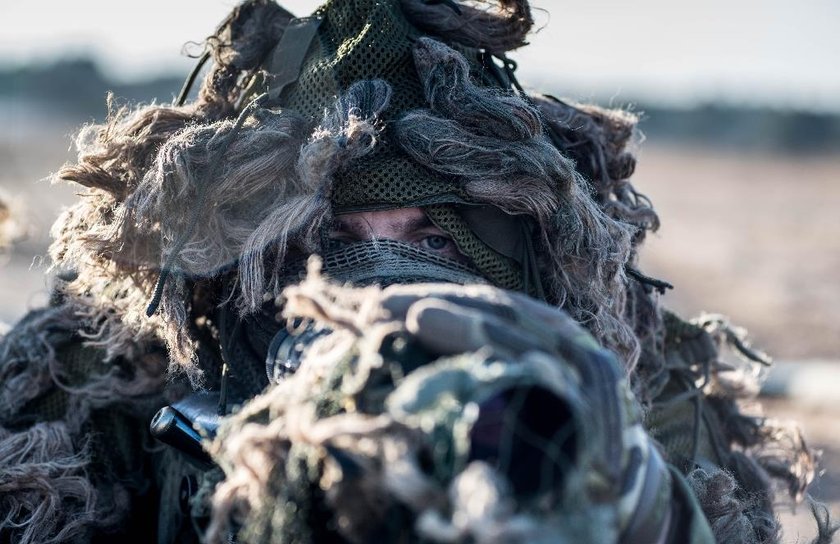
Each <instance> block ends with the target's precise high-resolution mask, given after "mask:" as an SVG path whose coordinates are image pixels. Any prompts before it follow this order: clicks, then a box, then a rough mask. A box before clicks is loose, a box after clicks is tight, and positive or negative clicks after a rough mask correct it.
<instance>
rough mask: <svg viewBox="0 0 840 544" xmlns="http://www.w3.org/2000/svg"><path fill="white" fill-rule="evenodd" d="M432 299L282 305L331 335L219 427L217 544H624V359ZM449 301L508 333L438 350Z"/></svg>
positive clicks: (544, 319) (361, 298)
mask: <svg viewBox="0 0 840 544" xmlns="http://www.w3.org/2000/svg"><path fill="white" fill-rule="evenodd" d="M427 288H428V290H426V291H424V290H423V286H419V287H414V286H393V287H390V288H387V289H385V290H384V291H383V290H380V289H379V288H376V287H371V288H365V289H355V290H354V289H350V288H343V287H339V286H335V285H330V284H327V283H325V282H323V281H322V280H321V279H320V278H319V277H318V276H317V275H312V274H310V276H309V277H308V278H307V279H306V280H305V281H304V282H303V283H301V284H300V286H295V287H290V288H288V289H287V290H286V291H285V292H284V297H283V313H284V315H285V316H286V317H288V318H290V319H291V318H300V319H304V320H306V322H307V323H308V326H309V327H316V328H317V327H327V328H329V329H330V330H331V331H332V332H330V333H329V334H327V335H325V336H322V337H321V338H320V339H319V340H318V341H317V342H316V343H314V344H312V345H311V346H310V347H309V348H307V350H306V352H305V353H304V355H303V362H302V364H301V366H300V368H299V370H298V372H297V373H296V374H295V375H294V376H292V377H290V378H288V379H287V380H286V381H283V382H281V383H280V384H279V385H277V386H275V387H274V388H272V389H270V390H269V391H268V392H266V393H265V394H263V395H261V396H259V397H257V398H256V399H254V400H253V401H251V402H250V403H248V404H247V405H246V406H244V407H243V408H242V410H241V411H240V412H239V413H238V414H237V415H235V416H232V417H231V418H229V419H228V421H227V422H226V423H225V424H224V425H223V428H222V430H221V432H220V434H219V436H218V437H217V439H216V440H215V442H214V443H213V445H212V447H211V451H212V452H213V455H214V458H215V459H216V460H217V461H218V462H219V464H220V466H221V467H222V468H223V469H224V470H225V473H226V479H225V480H224V481H223V482H222V483H221V485H220V486H219V487H218V488H217V490H216V493H215V495H214V498H213V504H214V518H213V524H212V526H211V530H210V541H211V542H223V541H225V539H226V534H227V532H228V531H229V530H233V531H234V532H236V529H235V528H239V527H241V530H240V531H239V532H238V540H237V541H238V542H243V543H249V544H255V543H269V542H291V541H293V542H325V541H337V542H373V541H377V542H396V541H400V542H480V543H489V542H570V543H571V542H614V541H616V540H617V538H618V536H619V534H620V533H621V531H622V528H623V527H625V526H626V523H627V520H626V519H623V518H622V514H624V515H625V516H626V515H627V513H626V512H623V511H622V509H621V507H620V506H619V500H618V499H619V498H620V497H624V496H625V495H622V494H627V495H632V493H631V492H630V490H628V489H622V486H621V485H619V482H620V481H628V480H625V478H628V477H627V475H626V472H625V471H626V470H628V468H627V467H628V466H630V467H632V466H633V464H634V461H632V460H631V459H630V457H628V456H630V455H631V453H630V452H631V448H630V446H631V445H634V447H638V448H641V449H640V450H639V451H637V452H636V453H635V454H633V455H646V454H644V453H643V451H644V449H643V446H644V443H638V444H637V443H636V442H634V440H636V438H634V437H643V436H644V435H643V434H635V433H640V432H641V431H640V427H639V426H638V424H639V422H640V419H639V412H638V411H637V409H636V408H635V406H634V402H633V401H632V399H631V395H630V392H629V389H628V388H627V384H626V381H625V380H624V378H623V377H622V373H621V372H620V368H619V366H618V364H617V362H616V361H615V360H614V358H613V357H612V356H611V355H609V354H608V352H605V351H603V350H602V349H601V348H599V347H598V345H597V343H596V342H595V341H594V340H593V339H592V337H591V336H589V335H588V334H587V333H586V332H585V331H584V330H583V329H581V328H580V327H579V326H577V325H576V324H575V323H574V322H573V321H572V320H571V319H569V318H568V317H566V316H564V315H563V314H562V313H560V312H556V313H554V311H553V310H551V309H550V308H548V307H546V308H545V310H540V311H539V313H541V314H543V315H535V314H534V312H528V311H527V310H529V309H530V310H534V309H535V308H536V307H537V306H536V305H534V306H531V307H527V308H521V307H518V306H517V305H516V299H509V298H508V296H507V295H506V294H504V293H502V292H501V291H497V290H493V289H490V288H486V287H478V286H476V287H467V288H460V289H456V288H433V287H429V286H427ZM447 297H449V300H450V302H447ZM455 301H460V302H459V303H463V304H469V306H471V307H473V308H479V307H485V308H487V309H490V308H492V309H493V311H494V312H495V313H496V314H497V318H502V317H503V316H507V317H506V319H511V321H510V322H509V323H506V324H505V325H504V328H503V329H494V330H493V334H492V336H493V337H494V338H496V339H497V340H496V341H495V343H493V344H489V343H487V342H488V340H487V338H485V337H482V338H481V339H480V340H478V337H474V338H470V336H471V334H470V333H467V332H464V334H463V335H462V336H461V339H459V340H457V341H448V342H447V341H443V342H441V339H440V331H439V330H436V327H435V326H434V325H433V324H432V322H433V321H434V320H435V316H434V315H432V314H434V312H436V311H447V310H446V308H447V306H446V305H447V304H450V305H451V304H453V303H455ZM468 309H469V308H468ZM522 310H524V312H523V313H522V315H519V316H518V317H516V318H515V319H514V316H515V315H517V311H522ZM546 312H549V313H546ZM450 317H451V316H450ZM523 319H524V321H521V320H523ZM516 321H519V324H518V325H516V324H515V322H516ZM529 321H530V322H531V324H530V326H528V328H525V326H526V323H528V322H529ZM499 323H502V321H499ZM464 324H465V322H461V323H460V326H464ZM485 325H486V326H490V325H491V324H490V323H489V322H488V323H485ZM302 326H304V325H302ZM446 326H447V327H450V328H455V329H458V328H459V323H458V322H457V320H455V319H448V320H447V321H446ZM507 327H509V329H508V330H509V332H508V335H507V336H508V338H504V337H505V334H504V330H505V328H507ZM546 331H550V334H548V333H547V332H546ZM473 332H474V333H475V334H479V336H481V335H482V334H483V333H478V332H477V330H476V331H473ZM488 332H489V329H488ZM462 342H466V343H462ZM470 342H474V343H473V345H472V347H470ZM480 345H484V347H482V348H481V349H478V350H477V351H475V348H476V347H478V346H480ZM548 415H550V417H546V416H548ZM636 463H637V464H638V459H637V460H636ZM639 479H640V478H636V480H635V481H636V485H639V483H638V482H639ZM641 479H642V480H643V479H644V478H641ZM629 481H630V482H633V481H634V479H633V478H630V479H629ZM666 490H667V488H666ZM666 500H670V499H669V498H668V499H666ZM666 504H669V503H666Z"/></svg>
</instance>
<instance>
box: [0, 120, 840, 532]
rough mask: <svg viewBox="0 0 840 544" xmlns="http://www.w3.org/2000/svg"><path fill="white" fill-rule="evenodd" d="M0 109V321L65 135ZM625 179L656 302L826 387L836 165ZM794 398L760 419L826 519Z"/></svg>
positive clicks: (838, 247) (11, 309)
mask: <svg viewBox="0 0 840 544" xmlns="http://www.w3.org/2000/svg"><path fill="white" fill-rule="evenodd" d="M2 113H3V112H2V111H0V164H2V168H0V191H3V192H4V193H5V194H6V195H11V196H12V197H13V199H14V200H16V202H17V204H18V206H19V209H21V210H23V215H22V217H24V218H25V219H24V221H23V223H24V226H25V227H26V229H27V231H28V234H27V236H26V238H25V239H24V240H23V241H22V242H21V243H20V244H19V245H18V246H17V247H16V249H15V251H14V252H13V253H11V254H6V255H5V256H0V321H6V322H11V321H14V320H15V319H17V317H19V316H20V315H21V314H22V313H23V312H24V311H25V309H26V308H27V307H35V306H39V305H41V304H43V303H44V301H45V300H46V283H45V280H44V277H43V271H44V269H45V267H46V261H45V259H44V255H45V253H46V250H45V247H46V244H47V240H48V226H49V224H50V222H51V221H52V220H53V218H54V217H55V216H56V215H57V213H58V212H59V210H60V208H61V207H62V206H63V205H65V204H66V203H67V202H69V201H70V200H71V199H72V198H73V189H72V188H68V187H51V186H50V185H49V183H48V182H44V181H41V182H36V181H35V180H38V179H41V178H43V177H45V176H47V175H48V174H49V173H50V172H51V171H55V170H56V169H57V168H58V167H59V166H60V165H61V164H62V163H63V162H64V161H65V160H68V159H69V158H70V154H69V152H68V142H69V140H68V138H67V137H66V135H67V134H69V133H70V130H71V129H70V127H69V125H66V124H65V125H54V124H50V123H46V122H45V123H41V124H37V123H36V124H35V126H34V127H33V126H31V125H30V126H28V127H27V129H26V130H18V128H16V125H15V123H14V119H5V118H3V117H4V116H3V114H2ZM635 180H636V185H637V188H638V189H639V190H641V191H642V192H644V193H646V194H647V195H648V196H649V197H650V198H651V199H652V200H653V202H654V204H655V205H656V206H657V209H658V210H659V213H660V216H661V218H662V224H663V226H662V228H661V230H660V232H659V233H658V234H656V235H654V236H652V237H651V238H649V240H648V243H647V247H646V248H645V250H644V251H643V254H642V255H643V260H642V269H643V270H644V271H645V272H646V273H648V274H652V275H655V276H657V277H661V278H663V279H667V280H668V281H670V282H671V283H673V284H674V285H675V286H676V288H675V289H674V291H673V292H670V293H669V294H668V295H667V296H666V298H665V299H664V302H665V303H666V304H667V305H669V306H671V307H673V308H675V309H676V310H678V311H679V312H681V313H683V314H686V315H695V314H697V313H699V312H701V311H714V312H716V313H723V314H726V315H729V316H730V317H731V318H732V320H733V321H734V322H735V323H737V324H740V325H743V326H745V327H747V328H749V329H750V331H751V333H752V337H753V338H754V340H755V344H756V345H758V346H761V347H762V348H764V349H766V350H767V351H768V352H770V353H772V354H773V355H774V356H775V357H777V358H778V359H780V360H783V361H794V362H795V363H794V364H801V365H807V364H808V362H809V361H813V360H822V361H828V362H829V364H828V365H823V367H824V368H825V370H824V371H822V373H821V374H819V376H821V378H815V379H819V380H820V381H823V382H825V383H836V384H840V364H834V362H840V285H838V270H840V214H838V211H837V210H840V156H837V157H825V156H823V157H788V156H770V155H742V154H738V153H736V152H725V151H715V152H711V151H709V150H700V149H681V148H672V147H665V146H657V145H656V142H650V143H649V145H647V146H646V147H645V148H644V150H643V152H642V154H641V160H640V164H639V168H638V170H637V173H636V176H635ZM838 388H840V386H838ZM805 389H806V391H805V392H804V393H800V394H799V396H797V397H796V398H793V399H782V400H776V401H772V402H768V403H767V408H768V415H771V416H774V417H783V418H786V419H787V418H793V419H796V420H799V421H800V422H801V424H802V426H803V428H804V430H805V433H806V436H807V437H808V438H809V440H810V442H811V443H812V444H813V445H814V446H815V447H817V448H820V449H822V450H823V451H824V455H823V463H822V468H823V470H824V472H825V474H824V475H823V476H821V477H820V478H819V479H818V480H817V482H816V483H815V484H814V485H813V486H812V488H811V492H812V493H813V494H814V495H815V496H816V497H817V498H820V499H821V500H825V501H828V502H829V503H830V504H831V507H832V510H833V511H834V513H835V515H840V418H837V408H836V406H837V405H836V404H835V403H833V402H831V399H829V398H827V397H825V395H824V394H822V393H819V392H815V393H814V394H809V393H808V388H807V387H806V388H805ZM823 390H825V387H824V388H823ZM809 515H810V514H808V512H807V508H806V507H800V508H799V510H798V515H796V516H793V515H789V514H783V520H784V523H785V539H784V541H785V542H791V543H792V542H808V540H809V539H810V537H811V536H813V533H814V531H813V525H812V524H811V523H810V522H809V520H808V518H809Z"/></svg>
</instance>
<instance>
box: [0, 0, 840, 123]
mask: <svg viewBox="0 0 840 544" xmlns="http://www.w3.org/2000/svg"><path fill="white" fill-rule="evenodd" d="M235 3H236V2H235V1H234V0H143V1H139V2H124V1H116V0H109V1H104V0H101V1H100V0H73V1H71V0H61V1H58V0H54V1H50V0H47V1H43V0H42V1H41V2H24V1H23V0H0V20H2V21H3V23H4V24H3V30H2V31H0V63H11V64H20V63H25V62H27V61H29V60H32V59H44V58H50V57H55V56H56V55H73V54H78V53H83V52H89V53H93V54H94V55H95V56H96V57H97V58H99V59H100V60H101V61H102V63H103V65H104V66H105V67H106V68H107V69H109V70H111V71H112V72H113V73H115V74H117V75H118V76H119V77H121V78H127V79H131V78H136V77H142V76H145V75H148V74H154V73H161V72H172V71H176V72H180V73H186V72H187V71H188V70H189V67H190V66H191V64H192V62H193V61H191V60H189V59H185V58H183V57H182V56H181V55H180V53H181V49H182V46H183V44H184V43H185V42H187V41H190V40H192V41H201V40H202V39H203V38H204V37H205V36H207V35H208V34H209V33H210V32H211V31H212V30H213V28H215V26H216V24H217V23H218V21H220V20H221V19H222V18H223V17H224V16H225V15H226V14H227V12H228V11H229V9H230V8H231V7H232V6H233V5H235ZM281 3H282V4H283V5H284V6H285V7H287V9H289V10H290V11H292V12H293V13H295V14H297V15H304V14H307V13H309V12H310V11H311V10H312V9H313V8H314V7H315V6H316V5H317V4H319V3H320V2H317V1H313V0H291V1H287V2H281ZM532 4H534V5H535V6H537V7H539V8H543V9H544V10H545V12H537V13H536V16H537V19H538V21H539V23H540V25H541V26H542V27H543V28H542V29H541V30H540V31H539V32H537V33H536V34H534V35H533V36H532V39H531V45H530V46H528V47H526V48H525V49H523V50H522V52H521V53H520V54H518V55H517V58H518V60H519V61H520V66H521V68H520V72H519V75H520V80H522V81H523V82H524V83H525V84H526V86H534V87H538V88H542V89H546V90H549V91H551V92H553V93H555V94H560V95H564V94H565V95H571V96H573V97H579V98H586V97H597V98H601V99H604V98H613V99H615V100H616V101H617V102H626V101H627V100H630V99H634V98H636V99H638V98H641V99H653V100H661V101H668V102H676V103H681V102H690V101H693V100H710V99H715V98H718V97H722V98H724V99H726V100H728V101H731V102H738V103H743V102H758V103H762V104H771V105H777V106H780V107H785V106H794V107H798V108H804V109H817V110H834V111H840V0H701V1H692V2H688V1H682V0H632V1H628V0H620V1H619V0H614V1H605V0H534V1H533V2H532ZM546 12H547V13H546Z"/></svg>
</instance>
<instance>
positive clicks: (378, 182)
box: [266, 0, 523, 290]
mask: <svg viewBox="0 0 840 544" xmlns="http://www.w3.org/2000/svg"><path fill="white" fill-rule="evenodd" d="M313 16H315V17H317V18H319V19H320V21H321V22H320V25H319V27H318V32H317V35H316V37H315V39H314V40H313V43H312V44H311V45H310V47H309V50H308V52H307V53H306V56H305V57H304V60H303V64H302V67H301V71H300V74H299V76H298V78H297V81H296V82H295V83H293V84H291V85H290V86H289V87H287V88H285V90H284V91H283V92H282V93H281V94H280V96H279V100H278V104H279V105H281V106H282V107H284V108H290V109H293V110H295V111H297V112H299V113H301V114H303V115H305V116H307V117H308V118H309V119H311V120H312V122H313V123H316V122H318V121H319V120H320V119H321V117H322V116H323V113H324V110H325V109H326V108H330V107H332V105H333V104H334V103H335V100H336V97H337V96H338V95H340V94H341V93H342V92H343V91H345V90H346V89H347V88H348V87H349V86H350V85H352V84H353V83H355V82H357V81H360V80H371V79H382V80H385V81H387V82H388V84H389V85H390V86H391V88H392V91H393V92H392V95H391V100H390V105H389V106H388V108H387V109H386V110H385V111H384V112H383V113H382V115H381V121H382V123H383V132H382V134H381V136H380V138H379V140H378V143H377V146H376V148H375V149H374V150H373V151H372V152H371V153H370V154H368V155H366V156H365V157H364V158H362V159H361V160H358V161H355V162H353V163H352V164H350V165H349V166H347V167H345V168H343V169H342V170H340V171H339V172H337V173H336V175H335V182H334V185H333V190H332V194H331V195H330V200H331V202H332V205H333V211H334V212H335V213H336V214H338V213H346V212H352V211H368V210H382V209H393V208H407V207H414V206H433V208H430V210H431V211H430V212H429V215H430V218H431V219H432V221H433V222H435V223H436V224H437V225H438V227H440V228H441V229H442V230H444V231H445V232H447V233H448V234H449V235H450V236H452V238H453V240H454V241H455V243H456V245H457V246H458V248H459V249H460V250H461V252H462V253H464V254H465V255H467V256H468V257H470V258H471V259H472V261H473V262H474V263H475V266H476V268H477V270H478V272H479V273H480V275H482V276H484V277H485V278H487V279H489V280H490V281H491V282H492V283H493V284H494V285H497V286H499V287H503V288H506V289H514V290H518V289H521V288H522V285H523V282H522V278H521V269H520V267H519V266H518V265H517V263H516V262H515V261H514V260H512V259H510V258H508V257H505V256H503V255H501V254H499V253H498V252H496V251H494V250H493V249H492V248H491V247H490V246H488V245H487V244H485V243H484V242H482V240H481V239H480V238H478V237H477V236H476V235H475V234H474V233H473V232H471V230H470V229H469V228H468V227H467V224H466V223H465V222H464V221H463V219H462V218H461V217H460V216H459V215H458V212H457V210H456V209H455V208H454V207H451V206H448V205H452V204H463V203H467V202H466V201H465V199H464V194H463V192H462V190H461V187H460V180H459V179H457V178H454V177H447V176H442V175H440V174H437V173H435V172H432V171H431V170H429V169H427V168H425V167H424V166H421V165H420V164H418V163H416V162H414V161H412V160H410V159H409V157H408V156H407V155H406V154H405V153H404V152H403V151H402V150H400V149H399V148H398V147H397V146H396V145H395V144H394V141H395V138H394V137H393V135H392V134H391V130H390V122H391V121H392V120H394V119H396V118H398V117H399V116H401V115H402V114H404V113H405V112H407V111H410V110H413V109H418V108H426V107H428V104H427V102H426V98H425V95H424V92H423V86H422V83H421V81H420V79H419V76H418V74H417V70H416V67H415V63H414V57H413V49H414V43H415V41H416V39H417V38H418V37H420V36H422V35H423V32H421V31H420V30H419V29H417V28H416V27H414V26H413V25H412V24H411V23H410V22H409V21H408V20H407V19H406V18H405V16H404V14H403V12H402V9H401V7H400V5H399V2H398V1H397V0H340V1H339V0H333V1H329V2H327V3H325V4H324V5H323V6H321V7H320V8H319V9H318V10H317V11H316V12H315V13H314V14H313ZM453 16H456V15H455V14H454V13H453ZM449 45H450V46H453V47H455V48H456V49H457V50H458V51H460V52H461V53H462V54H464V56H465V57H466V58H467V59H469V62H470V64H471V65H472V66H474V68H475V69H474V73H473V76H474V79H476V80H477V81H479V82H482V81H483V82H484V83H485V84H487V83H489V80H488V76H487V75H486V73H485V72H486V71H485V70H483V69H482V66H481V63H480V60H479V58H480V52H479V51H478V50H474V49H468V48H464V47H461V46H458V45H457V44H449ZM273 60H274V59H273V58H272V61H273ZM485 80H487V81H485ZM270 81H271V77H268V78H267V79H266V84H269V83H270ZM404 270H405V272H406V273H409V267H408V266H407V265H406V267H405V268H404Z"/></svg>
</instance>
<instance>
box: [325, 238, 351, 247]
mask: <svg viewBox="0 0 840 544" xmlns="http://www.w3.org/2000/svg"><path fill="white" fill-rule="evenodd" d="M349 243H350V242H349V241H348V240H346V239H343V238H338V237H332V236H330V238H329V239H328V240H327V247H326V249H327V250H328V251H336V250H338V249H341V248H343V247H345V246H346V245H347V244H349Z"/></svg>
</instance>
